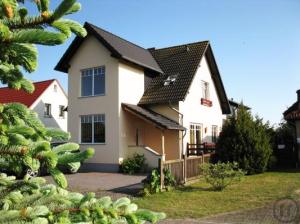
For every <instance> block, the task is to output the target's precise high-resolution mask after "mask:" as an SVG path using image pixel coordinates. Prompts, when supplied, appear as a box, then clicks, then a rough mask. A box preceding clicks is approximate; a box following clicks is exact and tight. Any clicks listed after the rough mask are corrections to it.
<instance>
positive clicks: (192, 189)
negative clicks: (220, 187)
mask: <svg viewBox="0 0 300 224" xmlns="http://www.w3.org/2000/svg"><path fill="white" fill-rule="evenodd" d="M176 190H177V191H181V192H195V191H215V190H213V188H212V187H194V186H182V187H178V188H176Z"/></svg>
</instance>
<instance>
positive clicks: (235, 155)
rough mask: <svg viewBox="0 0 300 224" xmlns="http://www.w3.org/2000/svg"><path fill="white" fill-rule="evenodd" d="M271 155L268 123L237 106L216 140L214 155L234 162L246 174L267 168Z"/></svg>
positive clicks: (259, 171) (225, 160) (222, 159)
mask: <svg viewBox="0 0 300 224" xmlns="http://www.w3.org/2000/svg"><path fill="white" fill-rule="evenodd" d="M271 154H272V147H271V143H270V134H269V125H268V123H266V124H265V123H263V121H262V119H260V118H258V117H255V118H253V116H252V115H251V113H250V112H249V111H247V110H246V108H245V107H244V106H241V107H240V108H239V109H238V111H237V114H236V115H233V116H231V117H230V118H229V119H228V120H227V121H226V122H225V124H224V126H223V129H222V132H221V134H220V137H219V140H218V143H217V158H218V159H219V160H221V161H223V162H237V163H238V165H239V167H240V168H242V169H243V170H245V171H246V172H247V173H248V174H254V173H261V172H264V171H265V170H266V168H267V165H268V161H269V158H270V156H271Z"/></svg>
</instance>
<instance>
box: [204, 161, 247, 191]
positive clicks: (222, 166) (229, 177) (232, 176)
mask: <svg viewBox="0 0 300 224" xmlns="http://www.w3.org/2000/svg"><path fill="white" fill-rule="evenodd" d="M200 170H201V172H202V174H203V176H204V179H205V181H206V182H207V183H209V184H210V185H211V186H212V189H213V190H215V191H222V190H223V189H225V188H226V187H227V186H228V185H230V184H232V183H234V182H236V181H240V180H241V177H242V176H244V172H243V171H242V170H240V169H239V168H238V164H237V163H229V162H228V163H220V162H218V163H216V164H212V163H204V164H202V165H201V166H200Z"/></svg>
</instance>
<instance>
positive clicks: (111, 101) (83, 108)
mask: <svg viewBox="0 0 300 224" xmlns="http://www.w3.org/2000/svg"><path fill="white" fill-rule="evenodd" d="M118 63H119V62H118V60H117V59H115V58H113V57H111V53H110V52H109V51H108V50H107V49H106V48H105V47H104V46H103V45H101V44H99V41H98V40H97V39H96V38H94V37H92V36H89V37H87V38H86V40H85V41H84V42H83V43H82V45H81V46H80V48H79V49H78V50H77V52H76V54H75V55H74V56H73V58H72V60H71V61H70V68H69V71H68V73H69V77H68V78H69V92H68V93H69V94H68V95H69V107H68V109H69V119H68V127H69V131H70V132H71V134H72V139H71V140H72V141H74V142H78V143H80V115H93V114H105V125H106V126H105V136H106V142H105V143H104V144H80V146H81V148H82V149H86V148H88V147H92V148H94V149H95V156H94V157H93V158H91V159H90V160H89V161H87V163H92V164H94V163H97V164H106V165H107V167H109V166H110V165H113V164H118V163H119V141H118V139H119V100H118V98H119V95H118V69H119V65H118ZM99 66H105V89H106V93H105V95H104V96H94V97H80V95H81V94H80V89H81V70H82V69H86V68H93V67H99ZM108 169H109V168H108Z"/></svg>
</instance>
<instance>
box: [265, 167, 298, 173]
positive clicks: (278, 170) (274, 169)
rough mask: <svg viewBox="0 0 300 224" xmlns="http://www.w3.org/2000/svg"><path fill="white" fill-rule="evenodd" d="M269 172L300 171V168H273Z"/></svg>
mask: <svg viewBox="0 0 300 224" xmlns="http://www.w3.org/2000/svg"><path fill="white" fill-rule="evenodd" d="M267 172H277V173H300V168H272V169H269V170H268V171H267Z"/></svg>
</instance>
